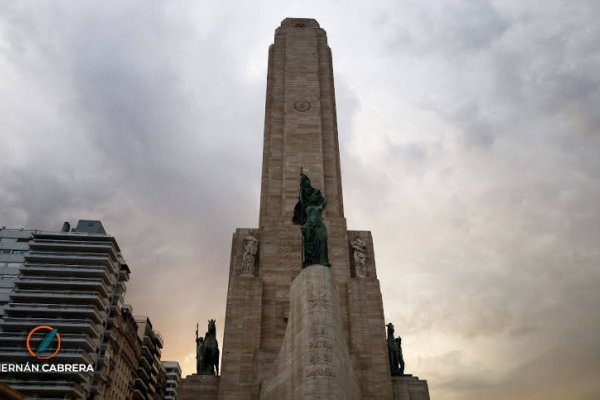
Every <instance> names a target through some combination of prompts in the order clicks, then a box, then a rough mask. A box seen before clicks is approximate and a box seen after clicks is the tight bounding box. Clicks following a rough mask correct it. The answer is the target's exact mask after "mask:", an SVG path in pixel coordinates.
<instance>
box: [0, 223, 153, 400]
mask: <svg viewBox="0 0 600 400" xmlns="http://www.w3.org/2000/svg"><path fill="white" fill-rule="evenodd" d="M129 275H130V270H129V267H128V266H127V263H126V262H125V260H124V258H123V256H122V254H121V250H120V248H119V245H118V244H117V241H116V240H115V238H114V237H113V236H111V235H108V234H107V233H106V231H105V230H104V227H103V226H102V223H101V222H100V221H91V220H80V221H79V222H78V224H77V226H76V227H75V228H74V229H71V227H70V225H69V224H68V223H65V224H64V225H63V227H62V229H61V230H60V231H41V230H25V229H6V228H2V229H0V278H1V279H0V364H6V365H8V364H21V365H24V364H27V363H29V364H34V363H41V362H46V361H45V360H43V358H41V356H40V358H38V354H37V353H35V354H34V353H31V352H30V351H31V349H28V348H27V346H29V347H30V348H34V349H36V348H37V349H38V351H39V349H40V347H41V344H42V343H41V342H42V341H43V340H42V338H43V335H42V336H41V337H37V336H32V335H33V333H32V332H35V330H36V329H39V330H40V332H44V330H50V329H55V330H56V336H55V337H54V340H53V342H52V343H53V345H54V346H56V354H52V359H51V360H48V361H47V362H48V363H52V364H78V365H85V366H91V368H92V369H93V372H90V371H88V370H86V371H85V372H82V371H77V372H70V371H62V372H53V373H44V372H40V371H35V372H27V373H24V372H22V371H9V372H4V371H3V373H2V374H0V382H2V383H4V384H6V385H8V386H9V387H11V388H12V389H14V390H17V391H18V392H21V393H23V394H24V395H25V396H27V397H32V398H60V399H98V400H100V399H111V400H112V399H117V400H118V399H131V398H133V396H134V392H135V381H136V378H137V377H138V371H139V368H138V365H139V363H140V360H141V354H142V349H143V348H142V338H140V336H139V327H138V324H137V322H136V321H135V319H134V317H133V315H132V311H131V307H130V306H126V305H125V303H124V298H125V293H126V282H127V281H128V279H129ZM30 337H31V338H30ZM58 339H59V340H60V341H58ZM155 342H156V340H155ZM159 342H160V347H162V339H160V340H159ZM156 357H158V361H156ZM152 362H153V367H152V366H151V368H150V370H149V371H150V373H152V374H154V375H153V376H154V378H155V379H156V380H157V382H158V381H159V380H160V379H159V375H160V374H159V370H160V368H158V369H157V366H158V367H160V351H158V353H156V352H155V353H154V355H153V358H152ZM141 395H142V398H150V397H144V396H146V392H142V393H141ZM158 396H160V395H156V396H155V397H152V398H160V397H158Z"/></svg>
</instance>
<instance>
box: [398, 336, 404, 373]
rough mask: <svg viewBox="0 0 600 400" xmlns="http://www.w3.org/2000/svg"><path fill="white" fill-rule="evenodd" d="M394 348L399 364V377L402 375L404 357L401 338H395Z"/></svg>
mask: <svg viewBox="0 0 600 400" xmlns="http://www.w3.org/2000/svg"><path fill="white" fill-rule="evenodd" d="M396 346H398V363H399V364H400V368H399V369H400V376H402V375H404V356H403V355H402V338H401V337H400V336H398V337H397V338H396Z"/></svg>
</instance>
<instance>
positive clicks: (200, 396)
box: [177, 374, 219, 400]
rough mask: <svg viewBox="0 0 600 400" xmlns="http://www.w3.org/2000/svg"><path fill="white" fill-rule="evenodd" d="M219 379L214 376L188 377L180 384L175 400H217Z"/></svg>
mask: <svg viewBox="0 0 600 400" xmlns="http://www.w3.org/2000/svg"><path fill="white" fill-rule="evenodd" d="M218 397H219V377H218V376H216V375H198V374H193V375H188V376H186V377H185V379H183V380H182V381H181V383H180V386H179V389H178V391H177V400H217V399H218Z"/></svg>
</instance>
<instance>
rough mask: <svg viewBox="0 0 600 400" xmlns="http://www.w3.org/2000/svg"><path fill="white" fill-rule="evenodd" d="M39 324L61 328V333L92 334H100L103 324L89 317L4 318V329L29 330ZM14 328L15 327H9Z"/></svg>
mask: <svg viewBox="0 0 600 400" xmlns="http://www.w3.org/2000/svg"><path fill="white" fill-rule="evenodd" d="M37 325H50V326H53V327H56V328H59V331H60V334H61V335H62V334H63V332H64V333H87V334H89V335H90V336H93V337H98V336H100V330H101V326H97V325H96V324H94V323H93V321H92V320H90V319H87V318H82V319H75V318H72V319H71V318H69V319H67V318H12V317H7V318H4V324H3V329H4V330H5V331H7V330H10V331H15V330H22V331H29V330H30V329H31V328H32V327H34V326H37ZM9 328H13V329H9Z"/></svg>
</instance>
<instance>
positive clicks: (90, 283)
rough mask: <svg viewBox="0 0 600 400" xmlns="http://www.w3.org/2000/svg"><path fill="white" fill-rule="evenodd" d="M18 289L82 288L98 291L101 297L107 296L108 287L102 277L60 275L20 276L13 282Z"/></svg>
mask: <svg viewBox="0 0 600 400" xmlns="http://www.w3.org/2000/svg"><path fill="white" fill-rule="evenodd" d="M15 287H16V288H18V289H26V290H27V289H41V290H44V289H58V290H67V289H70V290H77V289H80V290H83V291H92V290H95V291H96V292H98V293H100V295H102V296H103V297H108V295H109V290H110V287H109V285H107V284H105V283H104V282H103V280H102V279H95V278H90V279H85V278H60V277H45V276H43V277H42V276H40V277H37V276H36V277H33V276H21V277H20V278H19V280H18V281H17V282H16V283H15Z"/></svg>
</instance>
